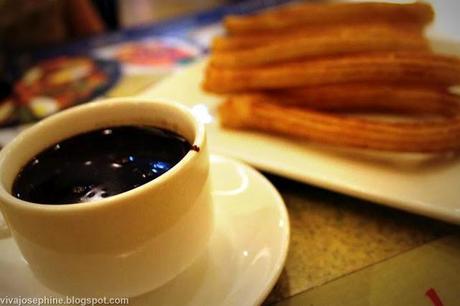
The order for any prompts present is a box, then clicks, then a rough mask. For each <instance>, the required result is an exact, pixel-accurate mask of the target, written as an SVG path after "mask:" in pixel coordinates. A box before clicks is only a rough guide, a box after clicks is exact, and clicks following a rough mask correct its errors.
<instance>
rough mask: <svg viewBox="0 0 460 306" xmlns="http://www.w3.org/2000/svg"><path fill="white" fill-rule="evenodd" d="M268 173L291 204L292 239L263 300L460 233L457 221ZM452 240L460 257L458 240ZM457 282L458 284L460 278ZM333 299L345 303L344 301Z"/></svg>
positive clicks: (322, 282)
mask: <svg viewBox="0 0 460 306" xmlns="http://www.w3.org/2000/svg"><path fill="white" fill-rule="evenodd" d="M265 175H266V176H267V177H268V179H269V180H270V181H271V182H272V183H273V184H274V185H275V186H276V188H277V189H278V190H279V192H280V193H281V195H282V196H283V198H284V201H285V203H286V206H287V208H288V212H289V217H290V221H291V244H290V249H289V253H288V257H287V261H286V265H285V268H284V270H283V272H282V274H281V277H280V279H279V280H278V282H277V284H276V285H275V288H274V289H273V290H272V292H271V293H270V295H269V296H268V298H267V299H266V301H265V303H264V305H271V304H276V303H277V302H279V301H283V300H286V299H288V300H289V298H290V297H293V296H296V295H299V294H301V293H308V292H309V291H311V290H312V289H315V288H320V287H322V286H325V285H327V284H329V283H330V282H332V283H333V282H337V281H338V280H340V279H341V278H344V277H348V276H349V275H351V274H353V273H356V272H357V271H360V270H365V269H366V268H369V267H372V266H374V265H376V264H377V265H378V264H380V263H383V262H384V261H386V260H388V259H390V258H393V257H399V256H402V255H404V254H406V253H409V252H411V251H412V250H414V249H416V248H419V247H421V246H423V245H427V244H430V243H433V242H435V241H437V240H440V239H441V240H442V239H443V238H444V237H447V236H451V235H458V234H459V228H458V227H456V226H453V225H449V224H446V223H442V222H438V221H435V220H432V219H429V218H425V217H421V216H416V215H412V214H409V213H406V212H403V211H399V210H395V209H391V208H387V207H384V206H380V205H376V204H375V203H370V202H367V201H363V200H359V199H356V198H352V197H349V196H345V195H341V194H337V193H334V192H330V191H327V190H324V189H319V188H316V187H312V186H309V185H305V184H302V183H298V182H295V181H291V180H288V179H285V178H281V177H278V176H273V175H269V174H265ZM448 244H449V245H452V247H453V248H454V250H455V252H456V255H457V257H459V258H460V243H456V244H452V243H450V242H449V243H448ZM459 264H460V262H459ZM456 268H457V269H458V268H459V266H458V265H457V266H456ZM414 269H417V267H414ZM456 281H457V284H458V285H459V286H460V282H459V279H458V278H457V280H456ZM414 285H415V284H414ZM457 288H460V287H457ZM452 289H453V288H452ZM335 303H338V304H342V303H340V300H336V301H335ZM343 304H347V303H343ZM383 304H385V303H383ZM283 305H285V304H284V303H283ZM286 305H288V304H286ZM289 305H304V304H302V303H301V304H297V303H290V304H289ZM315 305H317V304H315ZM318 305H328V304H321V303H319V304H318ZM375 305H377V304H375ZM428 305H429V304H428ZM446 305H447V304H446Z"/></svg>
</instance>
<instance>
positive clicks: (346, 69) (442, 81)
mask: <svg viewBox="0 0 460 306" xmlns="http://www.w3.org/2000/svg"><path fill="white" fill-rule="evenodd" d="M357 82H366V83H369V82H371V83H374V82H384V83H401V84H402V83H416V84H431V85H432V86H449V85H455V84H459V83H460V60H459V59H457V58H455V57H450V56H443V55H436V54H432V53H417V52H380V53H369V54H359V55H344V56H335V57H329V58H321V59H317V60H303V61H298V62H290V63H282V64H277V65H273V66H266V67H257V68H244V69H228V68H227V69H223V68H216V67H213V66H212V65H209V66H208V68H207V70H206V75H205V82H204V84H203V87H204V88H205V89H206V90H208V91H211V92H214V93H233V92H241V91H248V90H257V89H280V88H293V87H302V86H315V85H327V84H341V83H357Z"/></svg>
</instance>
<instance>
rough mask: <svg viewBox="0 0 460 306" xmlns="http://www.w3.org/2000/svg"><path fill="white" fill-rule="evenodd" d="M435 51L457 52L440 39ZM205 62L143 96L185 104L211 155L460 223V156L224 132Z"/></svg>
mask: <svg viewBox="0 0 460 306" xmlns="http://www.w3.org/2000/svg"><path fill="white" fill-rule="evenodd" d="M434 47H435V49H436V50H437V51H442V52H444V53H451V54H452V53H453V54H460V52H459V51H460V44H457V43H452V42H448V41H442V40H438V41H436V42H435V43H434ZM205 64H206V63H205V61H202V62H199V63H197V64H194V65H192V66H190V67H189V68H187V69H186V70H183V71H181V72H178V73H177V74H175V75H173V76H171V77H169V78H167V79H165V80H163V81H162V82H160V83H157V84H156V85H155V86H154V87H152V88H150V89H147V90H146V91H145V92H144V93H143V94H142V96H144V97H149V98H153V99H161V100H171V101H177V102H180V103H183V104H185V105H188V106H190V107H191V108H192V110H193V111H194V112H195V113H196V114H197V116H199V117H200V118H202V119H203V120H205V121H210V122H209V123H208V137H209V144H210V148H211V150H212V151H214V152H216V153H219V154H224V155H228V156H232V157H234V158H238V159H241V160H244V161H246V162H248V163H249V164H252V165H254V166H255V167H257V168H259V169H262V170H265V171H268V172H271V173H275V174H278V175H282V176H285V177H288V178H291V179H295V180H298V181H301V182H305V183H308V184H312V185H316V186H319V187H324V188H327V189H330V190H334V191H337V192H341V193H345V194H348V195H352V196H356V197H359V198H363V199H367V200H370V201H373V202H376V203H381V204H385V205H388V206H392V207H395V208H399V209H403V210H406V211H410V212H414V213H417V214H422V215H426V216H430V217H433V218H437V219H440V220H444V221H447V222H451V223H456V224H460V186H459V185H458V184H460V156H425V155H414V154H397V153H396V154H389V153H380V152H366V151H362V150H361V151H360V150H349V149H339V148H334V147H327V146H320V145H316V144H312V143H307V142H300V141H296V140H292V139H286V138H282V137H276V136H271V135H265V134H261V133H253V132H242V131H232V130H225V129H222V128H221V127H220V126H219V123H218V122H217V120H218V119H217V117H216V112H215V111H216V107H217V105H218V104H219V103H220V102H221V101H222V97H219V96H215V95H210V94H208V93H205V92H204V91H202V90H201V82H202V79H203V72H204V68H205Z"/></svg>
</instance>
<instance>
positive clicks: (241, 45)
mask: <svg viewBox="0 0 460 306" xmlns="http://www.w3.org/2000/svg"><path fill="white" fill-rule="evenodd" d="M423 31H424V25H418V24H412V23H408V22H402V23H396V24H395V23H392V24H389V23H378V22H377V23H356V24H319V25H307V26H300V27H296V28H294V29H288V30H283V31H270V32H267V33H246V34H243V35H230V36H229V35H225V36H217V37H215V38H214V39H213V41H212V44H211V51H212V53H213V54H214V53H217V52H228V51H242V50H245V49H252V48H256V47H263V46H272V45H280V44H284V43H288V42H291V41H295V40H296V39H302V38H309V39H313V40H315V41H317V40H319V39H324V40H332V39H334V38H340V39H342V40H343V39H345V38H347V37H353V36H354V35H357V34H360V35H366V36H371V35H376V36H382V38H384V39H388V38H392V37H393V36H397V37H400V36H407V37H408V38H410V39H414V38H423Z"/></svg>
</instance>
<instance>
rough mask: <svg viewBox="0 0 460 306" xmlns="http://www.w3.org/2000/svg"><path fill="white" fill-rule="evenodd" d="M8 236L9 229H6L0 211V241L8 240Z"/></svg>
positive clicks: (6, 226)
mask: <svg viewBox="0 0 460 306" xmlns="http://www.w3.org/2000/svg"><path fill="white" fill-rule="evenodd" d="M10 235H11V234H10V229H9V228H8V225H7V224H6V220H5V218H4V217H3V215H2V213H1V211H0V239H5V238H8V237H9V236H10Z"/></svg>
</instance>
